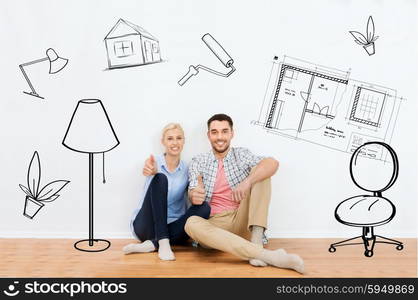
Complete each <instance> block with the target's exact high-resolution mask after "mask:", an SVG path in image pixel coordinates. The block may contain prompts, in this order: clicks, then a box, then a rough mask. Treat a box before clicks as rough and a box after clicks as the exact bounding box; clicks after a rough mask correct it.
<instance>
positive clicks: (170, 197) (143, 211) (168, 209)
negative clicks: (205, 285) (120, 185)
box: [123, 123, 210, 260]
mask: <svg viewBox="0 0 418 300" xmlns="http://www.w3.org/2000/svg"><path fill="white" fill-rule="evenodd" d="M161 143H162V145H163V146H164V148H165V153H164V154H163V155H159V156H156V157H155V158H154V156H153V155H151V156H150V157H149V158H148V159H147V160H146V161H145V166H144V168H143V171H142V173H143V174H144V175H145V176H147V178H146V181H145V187H144V193H143V196H142V197H141V200H140V203H139V206H138V208H137V210H136V211H135V212H134V215H133V219H132V221H131V229H132V231H133V234H134V235H135V236H136V237H137V239H138V240H139V241H140V243H135V244H129V245H127V246H125V247H124V248H123V251H124V252H125V254H129V253H144V252H152V251H156V250H157V249H158V256H159V258H160V259H162V260H174V259H175V256H174V253H173V251H172V250H171V246H170V243H171V244H180V243H184V242H185V241H187V240H188V239H189V237H188V235H187V234H186V232H185V231H184V224H185V223H186V221H187V219H188V218H189V217H190V216H200V217H202V218H205V219H207V218H208V217H209V214H210V207H209V205H208V204H207V203H206V202H203V203H202V204H201V205H192V206H190V207H189V208H188V209H187V210H186V203H187V193H186V192H187V187H188V182H189V180H188V167H187V164H186V163H185V162H184V161H183V160H181V159H180V155H181V152H182V150H183V146H184V131H183V128H182V127H181V126H180V124H177V123H170V124H168V125H167V126H165V127H164V129H163V132H162V138H161ZM141 241H142V242H141Z"/></svg>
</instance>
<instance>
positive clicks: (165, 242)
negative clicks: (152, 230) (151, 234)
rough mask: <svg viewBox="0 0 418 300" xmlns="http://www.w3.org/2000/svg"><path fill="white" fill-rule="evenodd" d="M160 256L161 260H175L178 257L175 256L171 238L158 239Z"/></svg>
mask: <svg viewBox="0 0 418 300" xmlns="http://www.w3.org/2000/svg"><path fill="white" fill-rule="evenodd" d="M158 245H159V248H158V257H159V258H160V259H161V260H175V259H176V257H175V256H174V253H173V251H172V250H171V247H170V240H169V239H161V240H159V241H158Z"/></svg>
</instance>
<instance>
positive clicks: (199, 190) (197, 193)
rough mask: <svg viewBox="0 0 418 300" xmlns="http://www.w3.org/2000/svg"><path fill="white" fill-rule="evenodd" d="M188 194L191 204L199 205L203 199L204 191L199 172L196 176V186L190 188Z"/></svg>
mask: <svg viewBox="0 0 418 300" xmlns="http://www.w3.org/2000/svg"><path fill="white" fill-rule="evenodd" d="M190 196H191V197H190V198H191V199H190V201H191V202H192V204H193V205H201V204H202V203H203V201H205V196H206V191H205V186H204V184H203V177H202V175H201V174H199V176H197V186H196V187H195V188H194V189H192V190H191V193H190Z"/></svg>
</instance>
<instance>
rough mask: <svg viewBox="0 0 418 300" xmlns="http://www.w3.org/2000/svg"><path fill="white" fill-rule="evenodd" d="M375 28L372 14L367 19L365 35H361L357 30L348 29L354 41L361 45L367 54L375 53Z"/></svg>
mask: <svg viewBox="0 0 418 300" xmlns="http://www.w3.org/2000/svg"><path fill="white" fill-rule="evenodd" d="M374 31H375V28H374V22H373V18H372V16H370V17H369V19H368V20H367V28H366V35H363V34H362V33H361V32H358V31H350V33H351V35H352V36H353V37H354V41H355V42H356V43H357V44H359V45H362V46H363V48H364V50H366V52H367V54H368V55H369V56H370V55H373V54H374V53H375V48H374V42H375V41H376V40H377V38H378V36H375V35H374V34H375V32H374Z"/></svg>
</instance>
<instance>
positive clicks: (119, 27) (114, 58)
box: [104, 19, 161, 69]
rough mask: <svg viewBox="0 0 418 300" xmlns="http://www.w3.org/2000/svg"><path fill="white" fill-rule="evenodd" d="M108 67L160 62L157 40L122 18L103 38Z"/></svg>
mask: <svg viewBox="0 0 418 300" xmlns="http://www.w3.org/2000/svg"><path fill="white" fill-rule="evenodd" d="M104 42H105V46H106V52H107V62H108V67H109V69H115V68H126V67H133V66H141V65H146V64H151V63H157V62H161V53H160V45H159V42H158V40H157V39H156V38H155V37H154V36H153V35H152V34H150V33H149V32H148V31H146V30H145V29H143V28H142V27H139V26H138V25H135V24H133V23H131V22H128V21H126V20H124V19H119V21H118V22H117V23H116V24H115V25H114V26H113V28H112V29H111V30H110V31H109V33H108V34H107V35H106V37H105V38H104Z"/></svg>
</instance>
